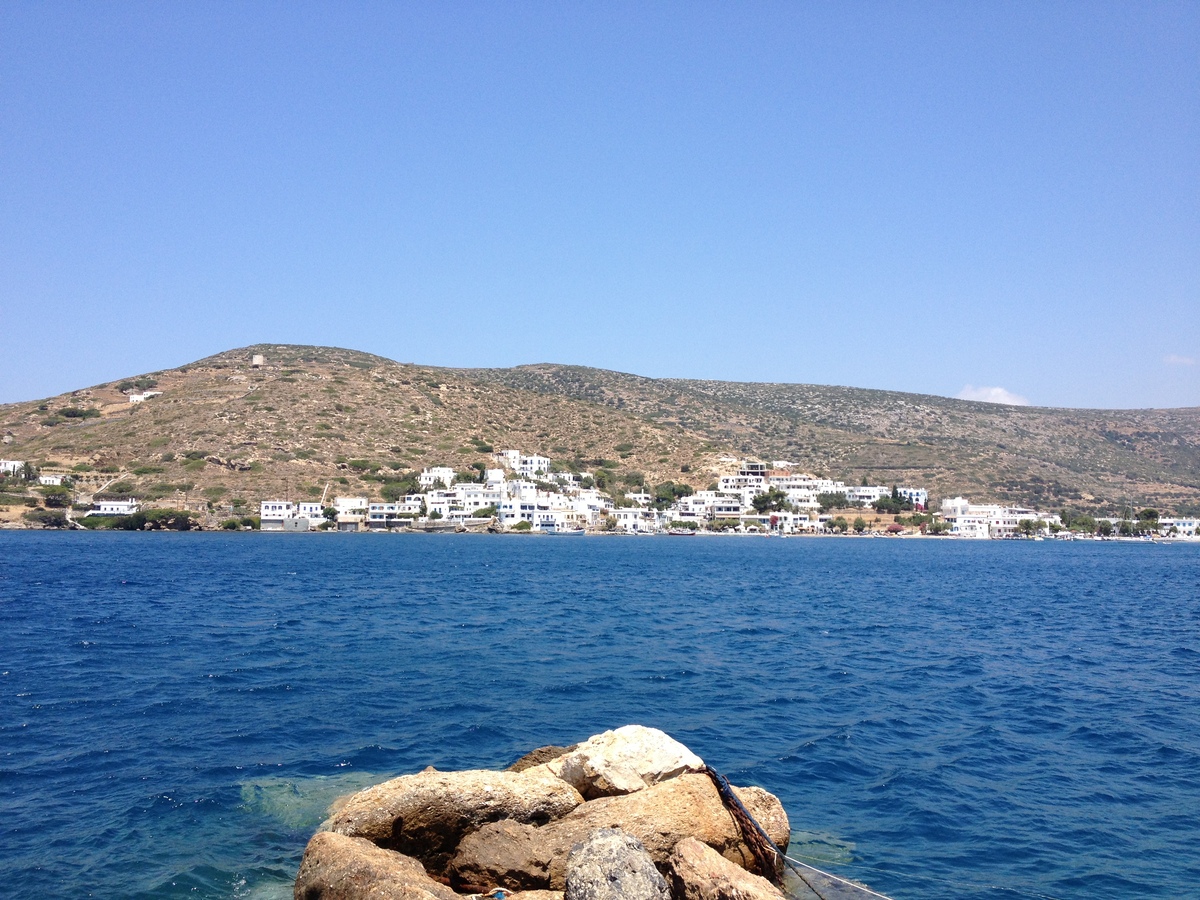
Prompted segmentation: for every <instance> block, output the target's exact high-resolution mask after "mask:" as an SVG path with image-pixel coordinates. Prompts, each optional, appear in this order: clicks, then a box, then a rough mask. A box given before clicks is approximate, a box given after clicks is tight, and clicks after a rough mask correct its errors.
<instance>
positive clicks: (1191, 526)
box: [1158, 519, 1200, 538]
mask: <svg viewBox="0 0 1200 900" xmlns="http://www.w3.org/2000/svg"><path fill="white" fill-rule="evenodd" d="M1197 525H1200V519H1159V520H1158V533H1159V534H1170V533H1171V529H1174V530H1175V534H1176V535H1177V536H1179V537H1188V538H1194V537H1196V527H1197Z"/></svg>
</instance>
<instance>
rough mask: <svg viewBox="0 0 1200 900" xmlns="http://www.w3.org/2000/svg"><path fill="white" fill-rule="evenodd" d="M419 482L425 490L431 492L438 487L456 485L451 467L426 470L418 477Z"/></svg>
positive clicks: (435, 467) (434, 467)
mask: <svg viewBox="0 0 1200 900" xmlns="http://www.w3.org/2000/svg"><path fill="white" fill-rule="evenodd" d="M417 482H418V483H419V484H420V485H421V487H423V488H424V489H425V490H429V489H430V488H432V487H435V486H436V485H439V484H440V485H442V486H443V487H450V486H451V485H453V484H454V470H453V469H452V468H450V467H449V466H433V467H432V468H429V469H425V470H424V471H423V472H422V473H421V474H420V475H419V476H418V477H417Z"/></svg>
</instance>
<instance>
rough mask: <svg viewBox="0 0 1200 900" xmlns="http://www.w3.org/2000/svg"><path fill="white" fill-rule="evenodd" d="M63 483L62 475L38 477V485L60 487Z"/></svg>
mask: <svg viewBox="0 0 1200 900" xmlns="http://www.w3.org/2000/svg"><path fill="white" fill-rule="evenodd" d="M62 482H63V476H62V475H39V476H38V484H47V485H55V486H57V485H61V484H62Z"/></svg>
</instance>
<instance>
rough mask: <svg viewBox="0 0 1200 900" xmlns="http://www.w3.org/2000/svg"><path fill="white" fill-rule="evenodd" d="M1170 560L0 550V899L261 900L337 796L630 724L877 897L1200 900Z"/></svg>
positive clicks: (8, 537) (311, 540)
mask: <svg viewBox="0 0 1200 900" xmlns="http://www.w3.org/2000/svg"><path fill="white" fill-rule="evenodd" d="M1198 701H1200V546H1195V545H1192V546H1183V545H1172V546H1162V545H1151V544H1146V545H1132V544H1115V543H1105V544H1100V543H1077V544H1060V543H1051V542H1044V543H1036V542H1017V543H1011V542H950V541H946V542H939V541H919V540H902V539H878V540H872V539H791V540H771V539H765V538H734V537H730V538H692V539H687V540H684V539H679V538H668V537H660V538H593V537H585V538H579V537H570V538H568V537H557V538H555V537H540V538H539V537H532V536H531V537H504V536H461V535H460V536H454V535H446V536H436V535H411V536H407V535H405V536H401V535H336V534H313V535H284V534H157V533H154V534H151V533H147V534H141V533H133V534H97V533H85V534H81V533H33V532H6V533H0V894H3V896H5V897H13V898H24V897H30V898H32V897H83V896H97V897H106V898H119V897H137V898H142V897H147V898H148V897H184V896H187V897H213V898H231V897H256V898H276V897H280V898H282V897H290V896H291V882H292V878H293V877H294V875H295V871H296V867H297V865H298V863H299V860H300V855H301V853H302V851H303V848H304V844H305V842H306V840H307V838H308V837H309V835H310V834H311V833H312V831H313V830H314V829H315V828H316V826H317V825H318V823H319V822H320V821H321V819H322V818H323V817H324V812H325V809H326V807H327V804H328V803H329V802H330V801H331V800H332V799H333V798H334V797H336V796H338V795H340V794H343V793H346V792H348V791H351V790H355V789H357V788H359V787H361V786H363V785H366V784H370V783H374V782H376V781H380V780H383V779H385V778H388V777H392V776H394V775H398V774H403V773H407V772H413V771H416V770H419V769H421V768H423V767H424V766H426V765H430V764H432V765H434V766H436V767H438V768H440V769H453V768H468V767H493V766H503V765H506V764H508V763H509V762H511V761H512V760H513V759H515V758H516V757H517V756H519V755H521V754H522V753H524V752H525V751H527V750H529V749H532V748H534V747H537V746H540V745H543V744H548V743H570V742H574V741H577V740H581V739H583V738H586V737H587V736H589V735H591V734H594V733H597V732H599V731H602V730H604V729H607V728H612V727H616V726H619V725H624V724H628V723H631V722H637V723H642V724H646V725H652V726H656V727H659V728H662V729H664V730H665V731H667V732H669V733H670V734H672V735H674V736H675V737H676V738H678V739H679V740H681V741H683V742H684V743H685V744H687V745H688V746H690V747H691V748H692V749H693V750H695V751H696V752H697V753H699V754H700V755H701V756H702V757H704V759H705V760H706V761H707V762H708V763H710V764H711V765H713V766H714V767H715V768H717V769H718V770H720V771H722V772H724V773H725V774H727V775H728V776H730V778H731V779H732V780H733V781H734V782H735V783H739V784H760V785H762V786H763V787H765V788H767V789H769V790H771V791H773V792H774V793H776V794H778V795H779V796H780V798H781V799H782V800H783V802H784V805H785V807H786V808H787V811H788V814H789V816H790V818H791V821H792V827H793V829H794V832H795V833H794V836H793V845H792V851H793V855H796V856H798V857H800V858H802V859H804V860H807V861H810V862H812V863H814V864H815V865H818V866H820V867H822V868H825V869H828V870H831V871H833V872H837V873H840V874H842V875H847V876H851V877H854V878H857V879H860V880H862V881H864V882H866V883H867V884H870V885H871V886H872V887H874V888H875V889H876V890H880V891H882V892H884V893H887V894H889V895H891V896H893V897H895V898H899V900H915V898H968V900H971V898H979V900H999V898H1023V897H1033V898H1043V900H1044V898H1084V897H1087V898H1092V897H1110V896H1120V897H1170V898H1180V897H1200V702H1198Z"/></svg>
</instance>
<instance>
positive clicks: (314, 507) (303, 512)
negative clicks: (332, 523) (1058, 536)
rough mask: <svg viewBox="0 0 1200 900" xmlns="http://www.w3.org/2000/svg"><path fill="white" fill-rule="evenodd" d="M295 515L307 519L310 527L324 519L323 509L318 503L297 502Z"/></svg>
mask: <svg viewBox="0 0 1200 900" xmlns="http://www.w3.org/2000/svg"><path fill="white" fill-rule="evenodd" d="M296 515H297V516H299V517H300V518H301V519H308V524H309V527H310V528H315V527H316V526H317V525H319V524H320V523H321V522H323V521H325V509H324V507H322V506H321V504H320V503H307V502H306V503H297V504H296Z"/></svg>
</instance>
